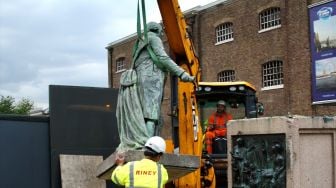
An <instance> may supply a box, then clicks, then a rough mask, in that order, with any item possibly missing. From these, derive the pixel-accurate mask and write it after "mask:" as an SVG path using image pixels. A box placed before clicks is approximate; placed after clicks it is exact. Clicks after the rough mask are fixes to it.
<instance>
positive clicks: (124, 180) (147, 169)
mask: <svg viewBox="0 0 336 188" xmlns="http://www.w3.org/2000/svg"><path fill="white" fill-rule="evenodd" d="M111 179H112V181H113V182H114V183H115V184H118V185H122V186H125V187H130V188H133V187H134V188H135V187H136V188H140V187H143V188H145V187H146V188H162V187H163V186H164V185H165V184H166V183H167V181H168V173H167V170H166V168H165V167H164V166H163V165H161V164H159V163H156V162H154V161H152V160H150V159H142V160H140V161H133V162H129V163H127V164H125V165H123V166H118V167H117V168H116V169H115V170H114V171H113V173H112V176H111Z"/></svg>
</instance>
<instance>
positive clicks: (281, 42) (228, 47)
mask: <svg viewBox="0 0 336 188" xmlns="http://www.w3.org/2000/svg"><path fill="white" fill-rule="evenodd" d="M317 2H320V0H250V1H245V0H228V1H225V2H222V3H220V4H217V5H215V6H212V7H209V8H207V9H203V10H200V11H198V12H197V14H190V15H187V16H186V17H187V19H188V20H187V23H188V24H189V26H190V27H189V31H190V32H191V36H192V39H193V41H194V46H195V49H196V54H197V55H198V56H199V60H200V62H201V68H202V80H203V81H217V73H219V72H220V71H223V70H228V69H230V70H235V74H236V80H237V81H238V80H242V81H247V82H250V83H252V84H253V85H254V86H255V87H256V89H257V96H258V98H259V101H261V102H263V104H264V105H265V116H278V115H287V114H288V112H290V113H291V114H298V115H307V116H310V115H313V116H318V115H336V106H335V104H334V105H330V104H329V105H312V104H311V103H312V101H311V59H310V47H309V17H308V11H309V10H308V6H309V5H311V4H313V3H317ZM270 7H280V11H281V27H280V28H277V29H273V30H270V31H266V32H262V33H259V32H258V31H259V13H260V12H261V11H262V10H264V9H267V8H270ZM227 21H230V22H232V23H233V32H234V40H233V41H231V42H228V43H223V44H219V45H215V43H216V33H215V27H216V26H217V25H218V24H221V23H224V22H227ZM164 40H166V39H164ZM133 43H134V38H133V40H131V39H128V41H124V42H121V43H119V44H115V45H114V46H110V47H109V48H110V51H111V55H109V58H108V59H109V69H111V71H110V72H111V74H110V75H109V78H110V80H109V81H110V82H111V83H113V84H111V85H110V86H112V87H119V76H120V73H116V72H115V60H116V59H117V58H118V57H121V56H124V57H126V61H127V62H128V63H129V62H131V58H130V54H131V49H132V46H133ZM165 45H166V47H167V48H166V49H169V48H168V46H167V42H165ZM111 49H113V50H111ZM167 51H168V50H167ZM168 54H169V53H168ZM270 60H281V61H282V62H283V73H284V84H283V85H284V87H283V88H280V89H272V90H263V89H262V64H263V63H266V62H267V61H270ZM111 78H112V79H111ZM170 94H171V92H170V79H167V84H166V88H165V96H164V100H163V105H162V114H163V115H164V120H165V128H164V135H170V132H171V128H170V127H171V125H170V123H171V118H170V117H169V116H167V114H170V104H171V97H170Z"/></svg>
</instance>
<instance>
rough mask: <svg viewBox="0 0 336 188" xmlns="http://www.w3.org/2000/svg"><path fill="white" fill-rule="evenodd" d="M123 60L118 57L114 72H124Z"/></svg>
mask: <svg viewBox="0 0 336 188" xmlns="http://www.w3.org/2000/svg"><path fill="white" fill-rule="evenodd" d="M125 64H126V63H125V58H124V57H120V58H118V59H117V61H116V72H120V71H123V70H125Z"/></svg>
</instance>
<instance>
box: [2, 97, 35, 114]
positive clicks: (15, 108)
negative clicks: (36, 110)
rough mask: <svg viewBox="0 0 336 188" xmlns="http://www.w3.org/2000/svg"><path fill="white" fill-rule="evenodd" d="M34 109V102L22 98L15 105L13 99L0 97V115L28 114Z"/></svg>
mask: <svg viewBox="0 0 336 188" xmlns="http://www.w3.org/2000/svg"><path fill="white" fill-rule="evenodd" d="M33 107H34V102H33V101H31V100H29V99H26V98H23V99H21V100H20V101H19V102H17V103H15V99H14V98H13V97H11V96H6V97H5V96H1V99H0V114H21V115H25V114H28V113H29V111H30V110H32V109H33Z"/></svg>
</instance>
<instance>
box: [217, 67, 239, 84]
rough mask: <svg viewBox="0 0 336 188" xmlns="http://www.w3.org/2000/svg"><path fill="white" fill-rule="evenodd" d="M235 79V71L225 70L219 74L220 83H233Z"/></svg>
mask: <svg viewBox="0 0 336 188" xmlns="http://www.w3.org/2000/svg"><path fill="white" fill-rule="evenodd" d="M235 79H236V77H235V71H234V70H225V71H222V72H220V73H218V74H217V80H218V82H233V81H235Z"/></svg>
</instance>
